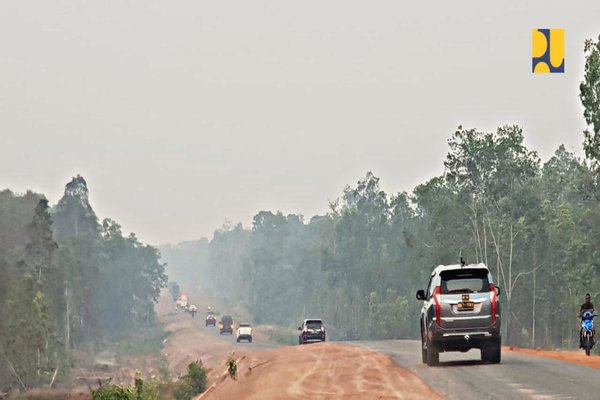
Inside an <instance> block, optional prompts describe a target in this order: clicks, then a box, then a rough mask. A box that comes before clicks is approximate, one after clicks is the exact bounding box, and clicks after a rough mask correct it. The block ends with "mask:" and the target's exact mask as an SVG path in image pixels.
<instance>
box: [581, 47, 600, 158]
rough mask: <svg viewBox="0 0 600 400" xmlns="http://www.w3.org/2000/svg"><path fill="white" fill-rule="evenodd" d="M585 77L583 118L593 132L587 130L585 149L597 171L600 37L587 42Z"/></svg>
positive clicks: (598, 154)
mask: <svg viewBox="0 0 600 400" xmlns="http://www.w3.org/2000/svg"><path fill="white" fill-rule="evenodd" d="M584 52H585V75H584V80H583V81H582V82H581V84H580V85H579V98H580V99H581V104H582V105H583V108H584V111H583V116H584V117H585V121H586V122H587V124H588V125H589V126H590V128H591V130H590V129H589V128H588V129H586V130H585V131H584V132H583V134H584V143H583V147H584V149H585V154H586V156H587V157H588V158H589V159H590V160H591V161H592V163H593V165H594V166H595V168H596V169H598V168H600V36H599V37H598V41H596V42H594V41H593V40H591V39H588V40H586V41H585V45H584Z"/></svg>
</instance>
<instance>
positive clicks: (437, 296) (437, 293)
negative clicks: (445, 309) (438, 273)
mask: <svg viewBox="0 0 600 400" xmlns="http://www.w3.org/2000/svg"><path fill="white" fill-rule="evenodd" d="M441 297H442V288H441V287H439V286H437V287H436V288H435V290H434V291H433V302H434V303H435V323H436V324H437V325H438V326H441V325H442V316H441V313H442V304H441Z"/></svg>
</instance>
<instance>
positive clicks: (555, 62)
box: [531, 29, 565, 74]
mask: <svg viewBox="0 0 600 400" xmlns="http://www.w3.org/2000/svg"><path fill="white" fill-rule="evenodd" d="M531 60H532V72H533V73H534V74H543V73H549V72H550V73H554V72H558V73H562V72H565V30H564V29H534V30H533V31H532V32H531Z"/></svg>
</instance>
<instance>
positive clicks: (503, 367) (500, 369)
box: [352, 340, 600, 400]
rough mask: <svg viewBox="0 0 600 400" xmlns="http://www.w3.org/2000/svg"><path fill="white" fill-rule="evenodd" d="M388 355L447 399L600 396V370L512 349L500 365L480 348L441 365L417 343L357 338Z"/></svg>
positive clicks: (593, 399)
mask: <svg viewBox="0 0 600 400" xmlns="http://www.w3.org/2000/svg"><path fill="white" fill-rule="evenodd" d="M352 344H354V345H357V346H362V347H366V348H370V349H373V350H377V351H380V352H382V353H385V354H388V355H390V356H391V357H392V359H393V360H394V361H395V362H396V363H397V364H398V365H400V366H401V367H404V368H407V369H409V370H410V371H412V372H414V373H415V374H417V376H419V377H420V378H421V379H422V380H423V381H424V382H426V383H427V384H429V385H430V386H431V387H432V388H433V389H434V390H436V391H437V392H438V393H440V394H441V395H442V396H444V397H446V398H447V399H450V400H452V399H460V400H471V399H473V400H475V399H477V400H480V399H503V400H511V399H536V400H546V399H547V400H550V399H552V400H553V399H590V400H598V399H600V370H599V369H597V368H592V367H587V366H581V365H575V364H571V363H568V362H564V361H557V360H552V359H548V358H544V357H537V356H532V355H526V354H519V353H513V352H503V353H502V363H501V364H499V365H491V364H484V363H482V362H480V361H479V359H480V353H479V350H471V351H469V352H467V353H440V366H439V367H428V366H427V365H424V364H423V363H422V362H421V349H420V343H419V342H418V341H412V340H386V341H358V342H352Z"/></svg>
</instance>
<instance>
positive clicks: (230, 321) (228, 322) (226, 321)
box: [221, 315, 233, 324]
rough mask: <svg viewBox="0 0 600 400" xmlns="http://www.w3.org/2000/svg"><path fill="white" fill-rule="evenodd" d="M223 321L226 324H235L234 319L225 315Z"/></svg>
mask: <svg viewBox="0 0 600 400" xmlns="http://www.w3.org/2000/svg"><path fill="white" fill-rule="evenodd" d="M221 321H222V322H223V323H225V324H230V323H232V322H233V319H232V318H231V316H229V315H224V316H223V318H222V319H221Z"/></svg>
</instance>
